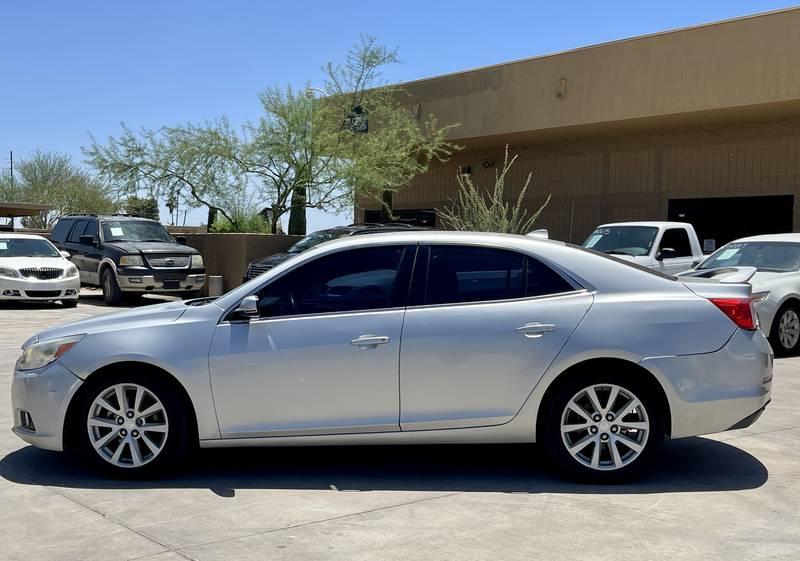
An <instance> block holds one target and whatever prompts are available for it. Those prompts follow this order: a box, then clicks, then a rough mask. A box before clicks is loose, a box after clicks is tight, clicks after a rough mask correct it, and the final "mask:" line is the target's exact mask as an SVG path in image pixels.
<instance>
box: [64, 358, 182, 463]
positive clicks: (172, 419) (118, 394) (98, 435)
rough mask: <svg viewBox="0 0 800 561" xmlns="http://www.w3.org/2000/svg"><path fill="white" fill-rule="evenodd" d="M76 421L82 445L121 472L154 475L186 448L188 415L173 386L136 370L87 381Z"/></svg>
mask: <svg viewBox="0 0 800 561" xmlns="http://www.w3.org/2000/svg"><path fill="white" fill-rule="evenodd" d="M88 383H89V384H91V386H90V387H89V388H88V389H87V390H86V391H84V392H83V394H82V398H81V404H80V410H79V412H78V413H79V415H78V417H77V419H78V420H79V422H80V424H81V425H80V426H79V427H76V428H77V430H78V434H79V435H80V436H79V438H80V440H79V443H80V446H79V448H80V450H81V452H82V453H83V455H84V456H85V457H86V458H87V459H88V460H89V461H91V462H92V463H93V464H94V465H95V466H97V467H99V468H101V469H103V470H105V471H108V472H111V473H112V474H114V475H116V476H119V477H142V476H153V475H158V474H160V473H163V472H164V471H167V470H169V469H172V468H174V467H176V466H177V465H178V464H179V463H180V461H181V459H182V458H183V457H184V456H185V455H186V453H187V451H188V450H189V448H190V439H191V431H190V430H189V429H190V424H189V418H188V417H187V414H186V411H185V407H184V406H183V404H182V403H181V400H180V398H179V396H178V395H177V392H176V391H175V389H174V388H173V387H172V386H171V385H170V384H169V383H165V382H164V381H163V380H159V379H158V378H156V377H153V376H148V375H140V374H136V373H133V372H132V373H121V374H119V375H113V376H103V379H102V382H94V383H93V382H92V381H91V378H90V381H89V382H88Z"/></svg>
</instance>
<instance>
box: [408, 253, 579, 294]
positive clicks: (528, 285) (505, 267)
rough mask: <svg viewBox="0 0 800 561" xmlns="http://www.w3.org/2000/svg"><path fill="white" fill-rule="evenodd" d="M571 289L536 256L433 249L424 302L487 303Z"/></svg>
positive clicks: (570, 286) (557, 292)
mask: <svg viewBox="0 0 800 561" xmlns="http://www.w3.org/2000/svg"><path fill="white" fill-rule="evenodd" d="M572 290H574V288H573V286H572V285H571V284H570V283H569V282H567V281H566V280H565V279H564V278H563V277H562V276H561V275H559V274H558V273H556V272H555V271H554V270H553V269H551V268H550V267H548V266H547V265H545V264H544V263H542V262H541V261H539V260H537V259H535V258H533V257H528V256H525V255H523V254H520V253H517V252H514V251H508V250H504V249H494V248H487V247H470V246H433V247H432V248H431V249H430V257H429V263H428V274H427V283H426V294H425V299H424V302H425V303H426V304H455V303H463V302H487V301H493V300H510V299H515V298H525V297H528V296H546V295H549V294H559V293H563V292H569V291H572Z"/></svg>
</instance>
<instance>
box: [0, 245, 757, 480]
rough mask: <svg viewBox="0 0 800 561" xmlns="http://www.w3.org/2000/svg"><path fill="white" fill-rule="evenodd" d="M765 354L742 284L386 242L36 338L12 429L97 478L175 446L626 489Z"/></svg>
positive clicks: (743, 383) (726, 406)
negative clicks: (339, 451) (512, 470)
mask: <svg viewBox="0 0 800 561" xmlns="http://www.w3.org/2000/svg"><path fill="white" fill-rule="evenodd" d="M771 382H772V352H771V350H770V347H769V343H768V342H767V340H766V338H765V337H764V334H763V333H762V332H761V331H760V330H758V329H756V320H755V316H754V312H753V310H752V301H751V288H750V285H749V284H746V283H742V282H734V283H714V282H710V281H708V280H705V279H700V280H695V279H687V280H684V281H680V280H678V279H676V278H675V277H672V276H666V275H662V274H660V273H657V272H655V271H651V270H649V269H646V268H643V267H639V266H637V265H634V264H630V263H627V262H624V261H621V260H618V259H615V258H613V257H610V256H606V255H603V254H600V253H597V252H593V251H587V250H584V249H581V248H577V247H574V246H569V245H566V244H564V243H561V242H554V241H549V240H542V239H537V238H533V237H529V236H513V235H500V234H476V233H458V232H407V233H392V234H383V235H380V234H376V235H370V236H353V237H349V238H346V239H341V240H337V241H333V242H330V243H327V244H324V245H320V246H319V247H316V248H314V249H311V250H309V251H306V252H304V253H302V254H301V255H298V256H297V257H296V258H294V259H291V260H288V261H285V262H283V263H282V264H280V265H278V266H276V267H274V268H273V269H272V270H270V271H269V272H267V273H266V274H264V275H262V276H260V277H258V278H256V279H253V280H251V281H250V282H248V283H246V284H244V285H242V286H240V287H238V288H236V289H234V290H233V291H231V292H229V293H227V294H225V295H223V296H221V297H219V298H217V299H200V300H193V301H189V302H169V303H166V304H160V305H155V306H148V307H145V308H139V309H136V310H130V311H125V312H121V313H116V314H109V315H105V316H100V317H96V318H91V319H86V320H81V321H78V322H74V323H71V324H67V325H64V326H60V327H55V328H51V329H46V330H44V331H41V332H39V333H38V334H37V335H35V336H34V337H32V338H31V339H30V340H28V341H27V342H26V343H25V344H24V346H23V352H22V356H21V357H20V359H19V361H18V362H17V365H16V370H15V373H14V380H13V384H12V388H11V391H12V407H13V412H14V417H13V418H14V432H15V433H16V434H17V435H19V436H20V437H21V438H22V439H23V440H25V441H26V442H29V443H31V444H34V445H36V446H39V447H41V448H46V449H50V450H62V449H63V448H65V447H72V448H75V449H78V450H80V451H81V452H82V453H83V454H84V455H85V458H86V459H87V460H88V461H91V462H94V463H95V464H96V465H99V466H103V467H105V468H107V469H109V470H111V471H113V472H114V473H115V474H117V475H122V476H125V475H133V474H139V473H143V474H147V473H150V474H153V473H157V472H158V471H159V470H161V469H164V468H167V467H170V466H174V465H175V464H176V462H178V461H179V460H180V459H181V458H182V457H183V456H184V454H185V453H186V452H187V450H188V449H189V448H191V447H192V446H196V445H198V444H199V446H201V447H206V448H213V447H233V446H288V445H342V444H348V445H349V444H412V443H413V444H423V443H426V444H451V443H466V442H472V443H486V442H498V443H499V442H506V443H511V442H518V443H523V442H535V441H538V442H541V443H542V444H543V445H544V448H545V449H546V450H547V451H548V452H549V454H550V455H551V457H552V458H553V459H554V460H555V461H556V463H557V464H558V466H559V469H560V470H561V471H562V472H563V473H568V474H571V475H573V476H576V477H580V478H583V479H591V480H596V481H601V482H604V481H615V480H618V479H622V478H626V477H630V476H632V475H634V474H635V473H636V472H638V471H639V470H640V469H642V468H643V467H644V466H645V465H646V464H647V462H648V461H649V460H650V459H652V457H653V455H654V453H655V451H656V449H657V448H658V447H659V445H660V443H661V441H662V440H663V438H664V436H665V435H668V436H670V437H672V438H682V437H686V436H694V435H699V434H706V433H713V432H719V431H724V430H728V429H738V428H742V427H746V426H749V425H750V424H752V423H753V422H754V421H755V420H756V419H757V418H758V416H759V415H760V414H761V412H762V411H763V410H764V408H765V407H766V405H767V403H768V402H769V400H770V390H771Z"/></svg>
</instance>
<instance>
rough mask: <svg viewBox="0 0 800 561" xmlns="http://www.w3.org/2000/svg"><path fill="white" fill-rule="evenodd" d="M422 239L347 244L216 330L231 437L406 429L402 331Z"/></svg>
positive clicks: (218, 387) (218, 377)
mask: <svg viewBox="0 0 800 561" xmlns="http://www.w3.org/2000/svg"><path fill="white" fill-rule="evenodd" d="M415 252H416V246H398V245H382V246H375V247H368V248H357V249H350V250H345V251H339V252H337V253H334V254H330V255H327V256H323V257H319V258H317V259H315V260H313V261H311V262H304V263H302V264H301V265H299V266H298V267H296V268H295V269H293V270H291V271H289V272H288V273H286V274H285V275H283V276H281V277H280V278H278V279H275V280H272V281H270V282H269V283H268V284H266V285H265V286H263V287H262V288H260V289H259V290H258V291H257V292H256V296H257V297H258V299H259V310H260V316H259V317H258V318H257V319H253V320H251V321H242V320H240V319H238V318H237V317H236V315H235V313H233V314H230V315H229V316H227V317H226V318H224V319H223V321H221V322H220V324H219V325H218V327H217V328H216V332H215V334H214V337H213V340H212V344H211V349H210V356H209V367H210V371H211V383H212V389H213V394H214V402H215V405H216V408H217V418H218V421H219V425H220V431H221V433H222V436H223V437H226V438H230V437H258V436H279V435H307V434H334V433H359V432H386V431H397V430H399V426H398V417H399V388H398V386H399V366H398V363H399V353H400V334H401V329H402V325H403V314H404V313H405V298H406V296H407V294H408V284H409V277H410V270H411V266H412V263H413V258H414V253H415Z"/></svg>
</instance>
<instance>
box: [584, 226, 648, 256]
mask: <svg viewBox="0 0 800 561" xmlns="http://www.w3.org/2000/svg"><path fill="white" fill-rule="evenodd" d="M657 234H658V228H656V227H654V226H603V227H601V228H598V229H596V230H595V231H594V232H592V234H591V235H590V236H589V237H588V238H587V239H586V241H585V242H583V247H586V248H589V249H593V250H595V251H602V252H603V253H609V254H612V255H634V256H638V255H647V254H649V253H650V248H651V247H653V242H654V241H655V239H656V235H657Z"/></svg>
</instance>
